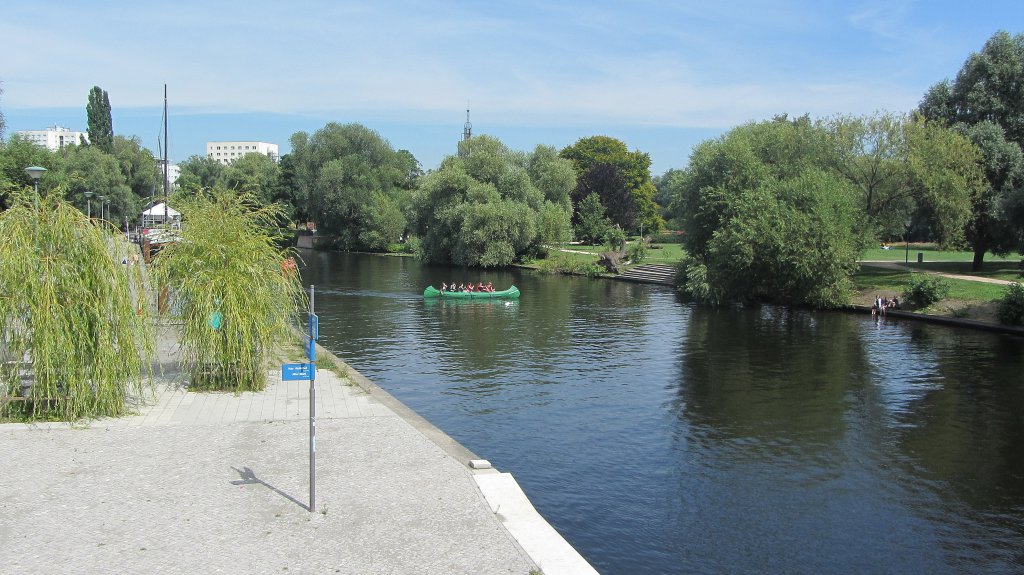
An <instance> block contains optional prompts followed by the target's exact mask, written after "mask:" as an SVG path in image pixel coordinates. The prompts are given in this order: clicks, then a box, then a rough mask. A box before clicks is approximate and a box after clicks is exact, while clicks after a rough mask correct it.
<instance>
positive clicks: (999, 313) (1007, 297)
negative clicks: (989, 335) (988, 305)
mask: <svg viewBox="0 0 1024 575" xmlns="http://www.w3.org/2000/svg"><path fill="white" fill-rule="evenodd" d="M996 317H998V318H999V322H1000V323H1002V324H1005V325H1024V284H1020V283H1012V284H1010V287H1009V288H1007V290H1006V293H1005V294H1004V295H1003V298H1002V299H1001V300H999V307H998V308H997V309H996Z"/></svg>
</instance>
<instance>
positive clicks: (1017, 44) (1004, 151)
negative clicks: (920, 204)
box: [918, 31, 1024, 271]
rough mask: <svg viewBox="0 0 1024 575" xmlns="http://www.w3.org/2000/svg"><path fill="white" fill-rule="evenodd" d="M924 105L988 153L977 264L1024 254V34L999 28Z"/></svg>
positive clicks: (974, 228)
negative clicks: (1020, 172)
mask: <svg viewBox="0 0 1024 575" xmlns="http://www.w3.org/2000/svg"><path fill="white" fill-rule="evenodd" d="M918 109H919V111H920V113H921V114H923V115H924V116H926V117H927V118H929V119H932V120H935V121H940V122H945V123H946V124H948V125H950V126H958V129H959V131H960V132H962V133H963V134H965V135H966V136H967V137H969V138H970V140H971V141H972V142H973V143H974V144H975V145H976V146H977V148H978V149H979V150H980V153H981V155H982V156H983V158H982V162H983V165H984V172H985V179H986V182H985V185H984V190H983V192H982V193H980V194H979V195H978V196H977V197H976V198H975V200H974V202H973V205H972V207H973V211H972V216H971V223H970V225H969V226H968V228H967V239H968V241H969V242H970V245H971V247H972V249H973V250H974V261H973V263H972V269H974V270H975V271H978V270H980V269H981V268H982V266H983V265H984V257H985V253H986V251H988V250H991V251H993V252H995V253H997V254H1003V253H1009V251H1011V250H1017V251H1018V252H1019V253H1024V244H1022V243H1021V242H1020V241H1019V238H1021V237H1022V236H1024V217H1022V216H1024V214H1022V213H1021V211H1020V210H1019V209H1017V208H1016V206H1020V205H1022V204H1024V201H1022V200H1021V199H1019V194H1020V184H1019V183H1018V177H1017V176H1016V175H1015V174H1016V170H1017V169H1016V168H1015V167H1014V166H1015V165H1016V158H1017V157H1018V156H1020V153H1021V149H1022V148H1024V35H1022V34H1017V35H1015V36H1011V35H1010V34H1009V33H1007V32H1003V31H1000V32H997V33H995V34H994V35H993V36H992V37H991V38H989V39H988V41H987V42H985V45H984V47H982V50H981V52H978V53H974V54H971V55H970V56H969V57H968V58H967V61H965V62H964V64H963V66H962V67H961V68H960V71H959V73H957V76H956V79H955V80H954V81H953V82H950V81H949V80H948V79H947V80H944V81H942V82H939V83H938V84H935V85H934V86H932V87H931V88H930V89H929V90H928V92H927V93H926V94H925V96H924V98H923V99H922V101H921V104H920V106H919V108H918ZM1013 148H1016V149H1013Z"/></svg>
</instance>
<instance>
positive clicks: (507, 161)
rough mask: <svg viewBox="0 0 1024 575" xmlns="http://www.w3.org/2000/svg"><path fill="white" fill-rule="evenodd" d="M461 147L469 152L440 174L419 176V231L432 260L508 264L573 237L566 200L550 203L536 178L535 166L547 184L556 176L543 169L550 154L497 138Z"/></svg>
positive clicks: (445, 164) (552, 188)
mask: <svg viewBox="0 0 1024 575" xmlns="http://www.w3.org/2000/svg"><path fill="white" fill-rule="evenodd" d="M459 148H460V151H462V152H463V153H462V154H460V155H458V156H448V157H446V158H445V159H444V160H443V161H442V162H441V166H440V167H439V168H438V169H437V170H436V171H434V172H432V173H430V174H427V175H425V176H423V177H422V178H420V183H419V186H418V188H417V191H416V195H415V197H414V202H413V212H414V214H415V216H414V228H413V231H414V232H415V233H416V234H417V235H419V236H420V238H421V248H422V252H423V257H424V258H425V259H426V260H428V261H433V262H446V263H455V264H462V265H468V266H480V267H498V266H505V265H509V264H511V263H513V262H515V261H517V260H520V259H522V258H523V256H525V255H526V254H527V253H531V252H532V251H535V250H539V249H541V245H542V244H543V243H544V242H554V241H560V238H564V237H566V235H567V230H566V229H565V227H564V222H565V221H566V220H568V217H569V211H568V207H567V206H565V203H564V200H562V202H561V203H555V202H553V201H551V200H549V199H546V198H545V195H546V194H545V192H542V191H541V190H540V189H539V188H538V185H537V182H536V181H535V180H534V179H532V178H531V172H530V166H531V165H533V166H534V167H535V168H537V169H536V170H535V172H534V173H536V174H538V176H540V177H541V178H543V175H544V174H549V171H548V170H547V169H543V168H541V165H542V164H543V163H544V162H545V161H547V160H550V159H551V158H550V157H549V155H550V154H549V150H547V149H545V148H540V149H539V150H535V151H534V153H533V154H525V153H522V152H517V151H513V150H510V149H508V148H507V147H506V146H505V145H504V144H503V143H502V142H501V141H500V140H498V139H496V138H492V137H490V136H476V137H474V138H472V139H471V140H470V141H468V142H460V144H459ZM545 158H547V160H545ZM553 165H555V166H557V165H558V163H557V162H556V163H554V164H553ZM548 167H552V166H548ZM553 169H556V170H557V169H558V168H557V167H556V168H553ZM545 185H546V188H547V189H548V191H549V192H551V194H552V196H553V197H555V199H559V197H560V196H561V195H562V194H564V189H563V190H562V191H558V190H559V188H558V184H557V183H552V181H547V182H546V184H545Z"/></svg>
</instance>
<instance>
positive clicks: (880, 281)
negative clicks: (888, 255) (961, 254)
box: [853, 264, 1008, 323]
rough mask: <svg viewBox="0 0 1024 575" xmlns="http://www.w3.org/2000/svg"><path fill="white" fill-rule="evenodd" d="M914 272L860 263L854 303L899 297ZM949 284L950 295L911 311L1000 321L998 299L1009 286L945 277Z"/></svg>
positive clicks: (856, 276) (855, 280) (862, 303)
mask: <svg viewBox="0 0 1024 575" xmlns="http://www.w3.org/2000/svg"><path fill="white" fill-rule="evenodd" d="M914 273H915V272H912V271H907V270H898V269H891V268H879V267H873V266H870V265H863V264H862V265H861V267H860V271H859V272H857V273H856V274H854V276H853V282H854V285H855V289H856V293H855V294H854V298H853V303H855V304H859V305H871V304H872V302H874V299H875V298H876V297H879V296H881V297H890V298H891V297H893V296H899V297H900V299H903V291H904V290H905V289H906V288H907V285H908V284H909V283H910V277H911V276H912V275H913V274H914ZM944 279H945V281H947V282H948V283H949V288H950V289H949V295H947V296H946V298H945V299H943V300H942V301H939V302H937V303H935V304H933V305H931V306H929V307H928V308H926V309H922V310H912V311H918V312H921V313H927V314H931V315H945V316H953V317H961V318H966V319H973V320H978V321H987V322H991V323H999V322H998V320H997V319H996V307H997V303H996V300H999V299H1001V298H1002V297H1003V295H1004V294H1005V293H1006V290H1007V289H1008V288H1007V286H1005V285H999V284H990V283H983V282H977V281H971V280H958V279H950V278H944Z"/></svg>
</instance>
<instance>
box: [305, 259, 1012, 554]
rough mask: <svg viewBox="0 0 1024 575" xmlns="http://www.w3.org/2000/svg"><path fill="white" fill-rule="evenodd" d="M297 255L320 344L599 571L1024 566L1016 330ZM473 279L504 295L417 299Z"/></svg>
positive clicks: (509, 273) (510, 273)
mask: <svg viewBox="0 0 1024 575" xmlns="http://www.w3.org/2000/svg"><path fill="white" fill-rule="evenodd" d="M307 263H311V267H309V268H307V269H305V270H304V272H303V273H304V277H305V278H306V281H311V282H313V283H316V284H317V286H318V299H317V306H318V310H320V313H321V318H322V319H321V334H322V338H323V339H324V341H325V345H326V346H327V347H328V348H330V349H332V350H333V351H335V352H336V353H338V354H339V355H341V356H342V357H344V358H345V359H346V360H347V361H349V362H350V363H352V364H353V365H355V366H356V368H357V369H359V370H360V371H362V372H364V373H365V374H366V375H368V376H369V377H370V378H372V379H373V380H374V381H376V382H377V383H379V384H380V385H382V386H383V387H385V388H386V389H388V390H389V391H391V392H392V393H394V394H395V395H396V396H397V397H398V398H399V399H400V400H402V401H403V402H405V403H406V404H408V405H409V406H410V407H412V408H413V409H415V410H416V411H417V412H419V413H420V414H422V415H424V416H425V417H427V419H429V420H431V421H432V422H434V423H435V424H436V425H438V426H439V427H441V428H442V429H444V430H445V431H446V432H447V433H449V434H450V435H452V436H453V437H455V438H456V439H457V440H458V441H460V442H462V443H463V444H465V445H466V446H467V447H469V448H470V449H472V450H474V451H476V452H478V453H480V454H482V455H484V456H486V457H487V458H488V459H490V460H491V461H493V462H494V463H495V464H496V465H497V466H498V467H499V468H500V469H503V470H507V471H511V472H512V473H514V474H515V475H516V477H517V479H518V481H519V482H520V484H522V485H523V487H524V489H525V490H526V491H527V493H528V494H529V495H530V497H531V500H532V501H533V502H534V504H535V505H536V506H537V508H538V509H539V510H540V511H541V512H542V513H544V515H545V516H546V517H547V518H548V519H549V520H550V521H551V522H552V523H553V524H554V526H555V527H556V528H557V529H559V530H560V531H561V532H562V533H563V534H564V535H565V536H566V538H567V539H569V541H570V542H571V543H572V544H573V545H574V546H576V547H577V549H579V550H580V551H581V552H582V553H583V554H584V555H585V556H586V557H587V558H588V559H589V560H590V561H591V562H592V563H593V564H594V565H595V566H596V567H597V568H598V569H599V570H600V571H601V572H605V573H722V572H728V573H752V572H792V573H850V572H870V573H904V572H929V573H956V572H1012V571H1018V572H1019V571H1022V570H1024V558H1022V557H1021V554H1020V553H1021V552H1020V550H1019V548H1020V547H1021V545H1020V542H1021V541H1022V540H1024V537H1022V536H1024V531H1022V527H1021V525H1024V454H1022V452H1021V450H1020V448H1019V446H1020V445H1021V444H1022V442H1024V420H1022V415H1021V414H1024V378H1021V376H1020V374H1021V373H1022V371H1024V364H1022V362H1024V343H1022V340H1020V339H1014V338H1007V337H1001V336H992V335H988V334H980V333H975V332H965V331H958V330H950V329H948V328H943V327H933V326H927V325H923V324H918V323H908V322H906V321H899V320H896V319H893V318H889V319H885V320H882V319H877V320H873V319H871V318H869V317H867V316H854V315H846V314H841V313H817V312H811V311H807V310H789V309H784V308H774V307H758V308H747V309H740V310H734V309H725V310H709V309H703V308H691V307H689V306H686V305H684V304H681V303H680V302H678V301H677V300H676V298H675V296H674V295H673V294H672V292H671V291H670V290H666V289H663V288H656V287H651V286H642V285H634V284H625V283H618V282H609V281H594V280H588V279H585V278H570V277H552V276H543V275H539V274H535V273H531V272H523V271H518V270H505V271H499V272H484V273H482V274H479V273H478V272H468V271H467V270H463V269H459V268H444V267H440V268H439V267H426V266H422V265H420V264H418V263H416V262H415V261H412V260H408V259H403V258H380V257H377V258H374V257H366V256H351V255H342V254H327V253H323V254H309V256H308V257H307ZM471 273H472V274H478V275H480V276H481V277H482V279H483V281H485V282H486V281H490V282H492V283H493V284H494V285H495V286H496V287H497V286H507V285H509V284H513V283H514V284H515V285H517V286H519V288H520V289H521V291H522V293H523V296H522V298H521V299H520V300H519V301H518V302H514V303H512V304H511V305H506V302H482V301H481V302H477V301H465V302H464V303H463V301H460V302H458V303H456V302H455V301H454V300H453V301H451V302H449V301H443V302H441V301H434V302H427V301H424V300H423V298H422V297H421V292H422V289H423V287H424V286H426V285H428V284H435V285H438V284H440V282H441V281H449V282H450V281H451V280H452V278H456V279H463V278H464V281H465V280H468V279H470V274H471ZM473 279H474V280H475V279H476V277H475V276H474V277H473Z"/></svg>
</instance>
